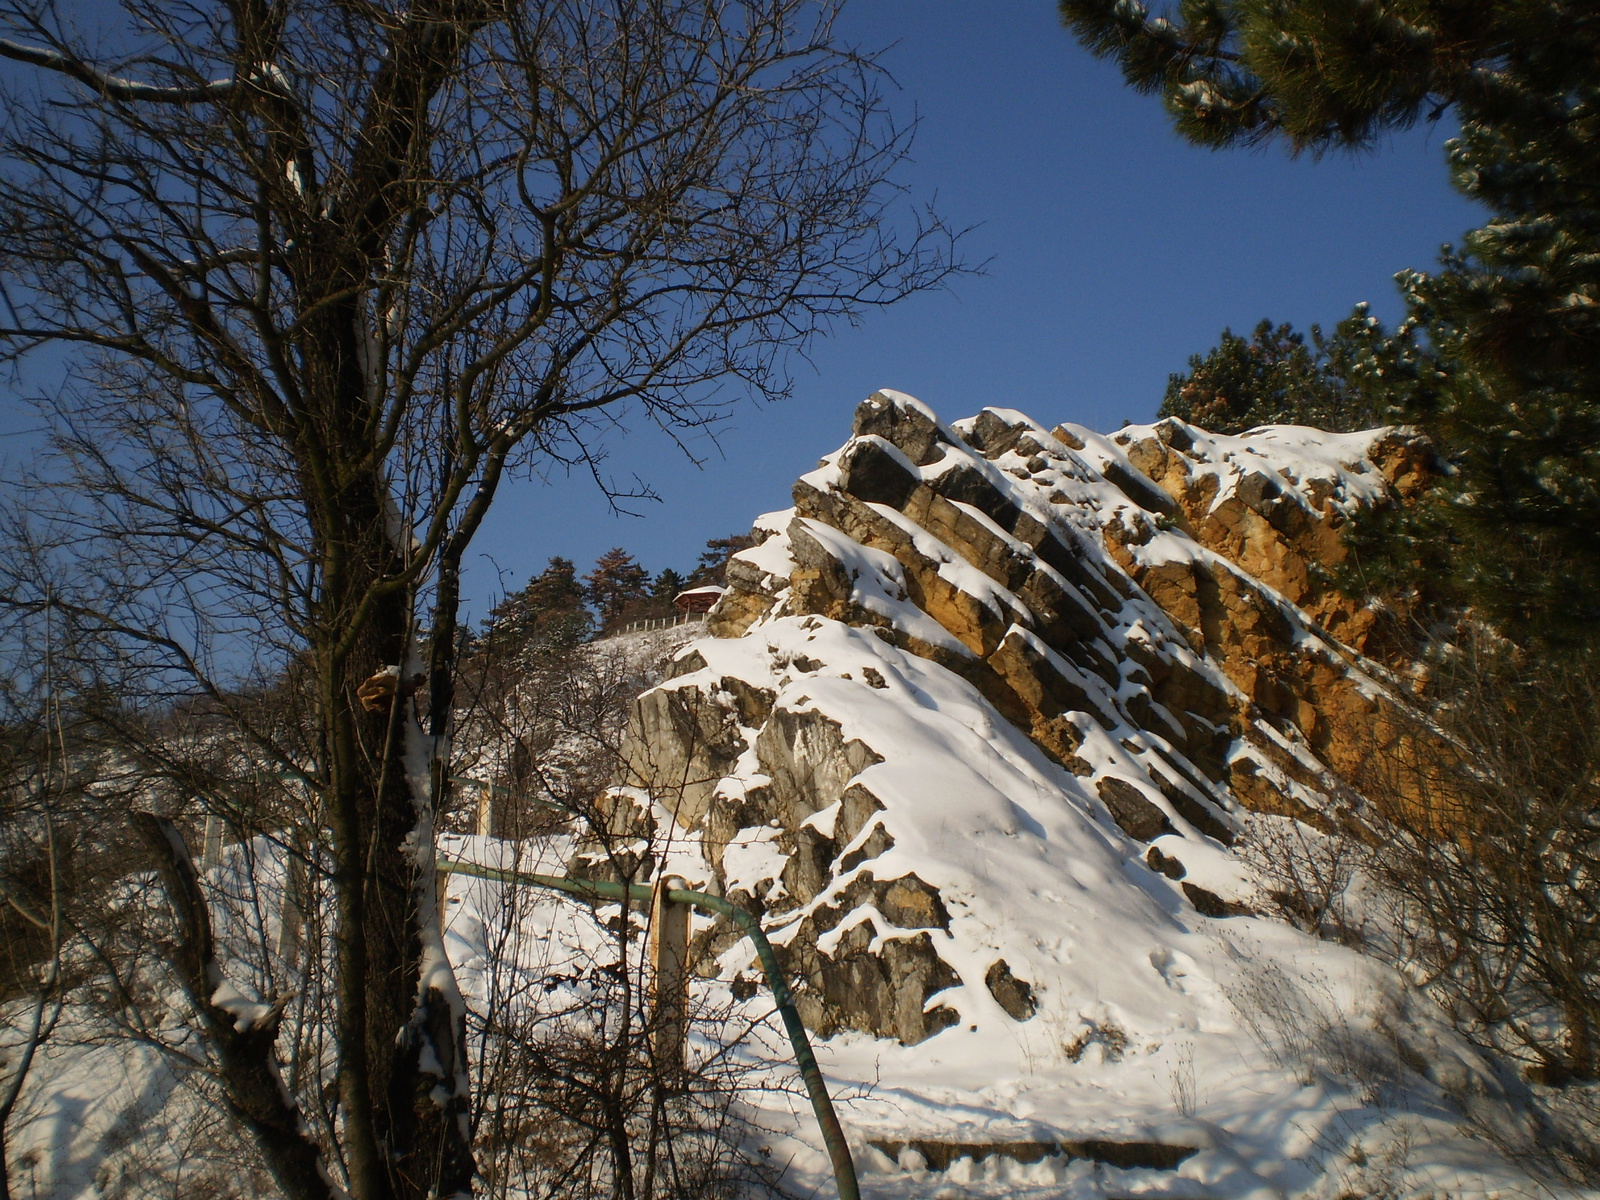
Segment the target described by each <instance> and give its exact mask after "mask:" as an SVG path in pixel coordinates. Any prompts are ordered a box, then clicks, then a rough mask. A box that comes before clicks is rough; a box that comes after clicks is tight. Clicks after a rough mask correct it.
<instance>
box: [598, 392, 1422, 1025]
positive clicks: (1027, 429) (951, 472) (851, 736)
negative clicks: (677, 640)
mask: <svg viewBox="0 0 1600 1200" xmlns="http://www.w3.org/2000/svg"><path fill="white" fill-rule="evenodd" d="M1430 462H1431V455H1430V453H1429V451H1428V448H1427V446H1426V444H1425V443H1424V442H1422V441H1421V440H1420V439H1419V438H1416V437H1414V436H1411V435H1409V434H1407V433H1405V432H1404V431H1395V430H1378V431H1373V432H1371V433H1364V434H1351V435H1328V434H1322V433H1318V432H1316V431H1312V430H1306V429H1300V428H1294V427H1274V428H1269V429H1264V430H1261V431H1258V432H1257V433H1255V434H1253V435H1251V436H1249V437H1243V438H1225V437H1217V436H1213V435H1210V434H1207V433H1205V432H1203V431H1201V430H1199V429H1197V428H1194V427H1192V426H1189V425H1186V424H1184V423H1182V422H1180V421H1172V420H1169V421H1163V422H1161V423H1159V424H1156V425H1152V426H1136V427H1128V428H1125V429H1123V430H1122V431H1121V432H1119V433H1116V434H1114V435H1111V436H1102V435H1100V434H1096V433H1093V432H1091V431H1089V430H1087V429H1082V428H1079V427H1076V426H1071V425H1067V426H1060V427H1057V428H1055V429H1054V430H1053V431H1050V432H1047V431H1046V430H1045V429H1043V428H1042V427H1040V426H1039V425H1037V424H1035V423H1034V422H1032V421H1030V420H1029V419H1028V418H1026V417H1024V416H1023V415H1022V414H1021V413H1018V412H1014V411H1009V410H1001V409H985V410H984V411H983V412H981V413H979V414H978V415H977V416H976V417H974V418H971V419H969V420H964V421H960V422H957V423H955V424H954V425H947V424H944V423H942V422H940V421H939V420H938V419H937V418H936V417H935V416H934V415H933V414H932V413H931V412H930V411H929V410H928V409H927V408H925V407H924V406H923V405H921V404H920V403H918V402H917V401H915V400H913V399H911V398H910V397H907V396H903V395H900V394H897V393H892V392H880V393H877V394H875V395H873V396H872V397H870V398H869V399H867V400H866V401H865V402H863V403H862V404H861V406H860V407H859V408H858V410H857V412H856V417H855V427H854V434H853V436H852V437H851V438H850V440H849V441H848V442H846V443H845V445H844V446H843V447H841V448H840V450H839V451H838V452H837V453H835V454H832V455H830V456H829V457H828V458H826V459H825V460H824V461H823V462H822V464H821V465H820V466H819V468H818V469H817V470H815V471H813V472H811V473H810V474H808V475H805V476H803V477H802V478H801V479H800V480H799V481H798V482H797V483H796V484H795V487H794V507H793V508H792V509H789V510H786V511H783V512H780V513H772V514H768V515H766V516H764V517H762V518H760V519H759V520H758V521H757V523H756V526H755V536H756V537H757V538H758V539H759V544H758V545H756V546H755V547H753V548H752V549H750V550H747V551H745V552H743V553H741V554H739V555H737V556H736V557H735V558H734V559H733V561H732V563H731V564H730V567H729V572H728V581H729V584H730V590H729V591H728V593H727V594H726V595H725V596H724V597H723V599H722V601H721V602H720V603H719V604H718V606H717V607H716V609H715V610H713V612H712V613H711V615H710V618H709V623H708V629H709V632H710V633H711V635H712V636H711V638H709V639H705V640H702V641H700V642H697V643H695V644H694V645H692V646H690V647H688V648H687V649H686V650H685V651H684V652H683V653H682V654H681V655H680V657H679V658H678V660H677V662H676V663H675V667H674V672H675V674H674V677H673V678H672V679H670V680H668V681H667V682H666V683H665V684H663V685H662V686H660V687H658V688H655V689H653V690H652V691H650V692H648V693H646V694H645V695H644V696H643V697H642V698H641V699H640V701H639V703H638V707H637V711H636V713H635V717H634V721H633V725H632V728H631V730H630V734H629V739H628V745H627V751H626V757H627V761H628V767H629V772H630V775H631V776H632V778H631V780H630V782H631V783H632V784H633V785H635V787H634V793H633V794H634V795H635V797H636V799H638V800H639V802H640V803H641V804H645V803H647V802H648V803H653V804H654V805H656V806H657V807H658V809H659V811H660V818H659V819H660V820H661V821H663V822H665V823H666V824H669V825H670V826H671V831H670V832H671V839H672V844H673V845H674V846H675V847H677V850H676V851H675V852H676V853H678V855H679V857H680V859H681V860H682V863H683V865H682V869H683V870H684V871H685V872H689V873H692V872H693V871H695V870H697V869H698V870H699V871H700V873H701V874H702V875H705V874H708V873H709V875H710V876H711V878H710V879H708V880H706V882H707V884H708V885H709V886H713V887H720V888H721V889H723V890H724V891H725V893H726V894H727V895H729V897H730V898H732V899H734V900H736V901H738V902H739V903H742V904H744V905H746V906H748V907H750V908H752V909H754V910H757V911H759V912H761V913H763V914H764V920H765V922H766V924H767V926H768V927H769V929H770V930H771V931H772V936H773V938H774V941H775V942H777V943H779V944H780V945H781V946H782V947H784V948H785V949H784V952H785V953H786V954H787V956H788V965H789V967H790V969H791V970H792V971H793V973H794V974H795V976H796V978H797V980H798V981H799V984H800V986H799V989H798V995H799V999H800V1004H801V1007H802V1015H803V1016H804V1017H805V1019H806V1021H807V1023H808V1024H809V1025H810V1026H811V1027H812V1028H813V1029H814V1030H815V1031H817V1032H820V1033H822V1034H824V1035H827V1034H830V1033H833V1032H835V1031H838V1030H842V1029H855V1030H859V1031H861V1032H864V1033H869V1034H873V1035H877V1036H881V1037H893V1038H897V1039H899V1040H900V1041H901V1042H904V1043H907V1044H911V1043H916V1042H919V1041H921V1040H923V1039H925V1038H927V1037H929V1036H930V1035H932V1034H934V1033H936V1032H938V1031H939V1030H940V1029H943V1028H946V1027H947V1026H950V1025H953V1024H956V1023H958V1022H976V1021H977V1020H979V1019H980V1018H981V1019H983V1020H987V1021H995V1020H1001V1019H1003V1020H1006V1021H1011V1022H1022V1021H1027V1020H1029V1019H1031V1018H1032V1017H1033V1016H1034V1015H1035V1012H1036V1010H1037V1009H1038V1008H1039V1005H1040V1003H1041V997H1042V996H1043V994H1044V992H1046V991H1048V990H1049V989H1050V988H1052V987H1054V988H1055V989H1056V990H1057V991H1060V990H1061V988H1062V987H1063V986H1064V984H1063V983H1062V982H1061V980H1060V978H1059V977H1055V978H1044V977H1046V976H1050V973H1051V968H1048V967H1046V966H1044V965H1042V964H1043V962H1044V960H1046V959H1048V958H1049V952H1048V950H1047V946H1048V944H1049V942H1050V936H1049V933H1048V931H1049V929H1050V928H1051V913H1052V905H1055V906H1057V908H1056V910H1055V911H1056V912H1057V915H1058V918H1059V923H1060V924H1061V926H1062V927H1063V928H1078V933H1079V936H1078V937H1077V938H1076V939H1075V941H1074V945H1076V946H1079V947H1081V946H1082V943H1083V937H1082V934H1083V930H1082V929H1081V928H1079V927H1078V924H1076V923H1080V922H1081V921H1086V920H1091V919H1092V918H1088V917H1081V916H1074V913H1075V912H1077V911H1078V910H1077V909H1075V908H1074V907H1073V902H1071V901H1070V899H1069V898H1064V893H1065V891H1066V890H1067V889H1068V888H1069V887H1070V886H1072V885H1073V881H1076V885H1077V886H1080V887H1085V888H1089V887H1092V886H1093V885H1092V884H1091V883H1090V882H1089V881H1090V880H1091V879H1095V880H1101V879H1104V878H1105V877H1106V876H1107V874H1108V873H1109V874H1111V875H1115V876H1116V877H1117V879H1118V884H1117V888H1123V889H1126V888H1131V889H1132V891H1131V892H1130V896H1134V895H1136V896H1137V899H1136V900H1135V899H1131V898H1130V899H1129V900H1128V901H1127V903H1128V904H1145V903H1153V904H1154V905H1155V906H1156V908H1157V909H1159V910H1161V912H1162V913H1164V914H1165V915H1166V916H1167V917H1171V915H1172V914H1182V913H1190V914H1195V915H1198V916H1200V917H1204V918H1224V917H1227V916H1229V915H1232V914H1237V913H1243V912H1248V911H1250V909H1251V907H1252V905H1253V904H1254V903H1255V901H1254V898H1253V896H1252V887H1251V883H1250V880H1249V877H1248V873H1247V872H1246V871H1245V870H1244V869H1243V868H1242V867H1241V866H1240V864H1239V863H1238V861H1237V859H1236V858H1235V856H1234V855H1233V854H1232V853H1230V851H1229V849H1228V847H1229V846H1230V845H1231V844H1232V843H1233V842H1234V841H1235V839H1236V838H1237V837H1238V835H1239V834H1240V832H1241V830H1242V829H1243V818H1244V816H1245V814H1246V813H1247V812H1248V811H1251V810H1254V811H1256V812H1261V813H1268V814H1277V815H1279V816H1293V817H1296V818H1299V819H1301V820H1303V821H1306V822H1307V823H1308V824H1312V825H1324V826H1325V825H1326V823H1327V822H1328V821H1330V820H1336V819H1337V815H1338V808H1339V806H1340V804H1341V803H1343V802H1344V801H1343V800H1342V799H1341V796H1342V792H1341V789H1340V786H1339V784H1338V782H1337V781H1338V777H1339V774H1340V772H1341V770H1342V769H1344V768H1347V767H1349V766H1350V765H1352V764H1353V763H1355V762H1356V761H1359V759H1360V758H1361V757H1362V755H1363V754H1364V753H1365V752H1366V747H1367V746H1368V745H1369V744H1370V740H1371V738H1372V737H1373V735H1374V732H1375V730H1376V727H1377V726H1378V725H1379V724H1380V723H1381V720H1382V711H1383V698H1384V696H1385V695H1386V694H1387V693H1386V690H1385V689H1386V687H1388V686H1389V684H1388V683H1387V682H1386V680H1385V675H1384V672H1383V670H1382V669H1381V668H1379V667H1377V666H1375V665H1374V664H1373V663H1371V662H1369V661H1368V660H1367V659H1365V658H1363V656H1362V652H1363V650H1364V649H1366V648H1367V642H1368V640H1369V639H1370V638H1371V636H1372V633H1373V626H1374V617H1373V614H1371V613H1368V612H1363V611H1361V610H1358V609H1353V608H1352V607H1351V606H1350V605H1349V604H1348V603H1347V602H1346V601H1344V600H1343V599H1342V598H1341V597H1340V595H1339V594H1338V593H1337V592H1336V591H1335V590H1334V589H1333V588H1332V587H1331V585H1330V584H1329V582H1328V573H1329V571H1330V570H1332V569H1333V568H1335V567H1336V566H1337V565H1338V564H1339V563H1340V561H1341V559H1342V556H1343V555H1344V553H1345V551H1344V549H1343V544H1342V542H1341V534H1342V532H1343V526H1344V524H1345V522H1347V521H1348V520H1349V519H1350V517H1351V515H1352V514H1353V513H1354V512H1355V511H1357V510H1358V509H1359V508H1361V507H1364V506H1373V505H1382V504H1389V503H1394V502H1395V501H1396V500H1397V499H1398V498H1403V497H1404V496H1406V495H1407V494H1408V493H1410V492H1411V491H1412V490H1414V489H1415V488H1417V487H1418V486H1420V485H1421V484H1422V483H1423V482H1424V481H1425V480H1426V477H1427V474H1428V471H1429V464H1430ZM1085 837H1088V838H1089V840H1090V841H1091V842H1092V843H1093V845H1094V846H1095V847H1097V849H1096V850H1095V851H1094V854H1098V855H1100V856H1101V857H1103V858H1104V861H1103V862H1100V861H1098V860H1096V862H1093V863H1091V862H1087V861H1086V860H1085V859H1084V857H1083V855H1084V852H1083V851H1082V850H1081V847H1082V846H1083V845H1084V839H1085ZM1063 847H1067V848H1069V849H1063ZM1072 847H1079V848H1080V849H1070V848H1072ZM1094 854H1092V855H1090V858H1094ZM669 857H670V855H669ZM995 872H1000V873H1001V874H1003V875H1004V876H1005V877H1006V881H1007V884H1008V886H1009V887H1012V891H1013V894H1015V891H1014V886H1013V885H1016V884H1017V883H1019V882H1022V883H1023V884H1024V893H1025V894H1028V895H1031V896H1032V897H1033V899H1032V900H1031V901H1030V903H1032V904H1035V905H1037V906H1038V911H1037V912H1033V913H1030V914H1028V915H1027V916H1026V918H1024V917H1021V916H1019V915H1018V914H1016V913H1015V912H1001V911H999V910H998V909H996V908H995V907H994V906H993V905H988V906H986V904H985V901H984V898H983V897H984V893H985V888H986V885H985V882H984V880H985V879H986V878H989V877H990V876H992V875H993V874H994V873H995ZM1098 891H1099V896H1098V902H1099V903H1100V904H1102V905H1105V904H1112V905H1115V904H1117V903H1118V901H1117V899H1116V894H1115V893H1116V892H1117V889H1116V888H1113V889H1111V890H1110V891H1107V890H1106V888H1105V887H1100V888H1099V889H1098ZM1182 919H1184V920H1188V919H1191V918H1189V917H1183V918H1182ZM1105 924H1106V926H1107V927H1106V928H1105V929H1103V930H1100V931H1097V936H1104V937H1107V938H1114V937H1115V936H1116V934H1115V924H1116V922H1115V921H1110V922H1105ZM1057 940H1058V941H1059V938H1058V939H1057ZM700 942H701V945H700V949H701V952H702V957H701V961H702V963H703V964H704V967H703V969H704V970H706V971H707V972H708V973H718V972H722V973H724V974H727V973H729V972H733V973H737V972H738V971H740V970H743V969H745V967H746V966H747V965H748V964H747V962H746V961H745V959H746V958H747V957H748V956H747V955H743V957H741V955H742V953H743V952H741V951H740V950H738V949H737V947H736V944H735V942H734V940H733V939H732V937H731V935H729V934H728V933H727V932H726V931H723V930H720V929H711V930H708V931H706V932H703V933H702V934H701V938H700ZM1080 952H1081V950H1080ZM1168 953H1170V952H1169V951H1160V952H1159V954H1168ZM1158 956H1159V955H1158V952H1156V951H1152V952H1151V961H1152V962H1155V960H1156V958H1157V957H1158ZM1156 970H1157V971H1158V972H1162V973H1163V975H1164V974H1165V972H1164V971H1163V969H1162V968H1161V967H1160V966H1159V964H1158V965H1157V967H1156ZM1058 976H1059V973H1058ZM1041 980H1043V981H1042V982H1041ZM1169 982H1170V981H1169ZM977 1027H978V1026H977V1024H976V1023H974V1024H973V1028H974V1029H976V1028H977Z"/></svg>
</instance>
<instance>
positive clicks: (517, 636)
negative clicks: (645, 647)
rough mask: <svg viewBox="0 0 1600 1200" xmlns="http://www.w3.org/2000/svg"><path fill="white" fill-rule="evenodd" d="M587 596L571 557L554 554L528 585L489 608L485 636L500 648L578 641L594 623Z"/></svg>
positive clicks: (582, 638) (486, 639) (587, 634)
mask: <svg viewBox="0 0 1600 1200" xmlns="http://www.w3.org/2000/svg"><path fill="white" fill-rule="evenodd" d="M584 599H585V595H584V588H583V584H581V583H580V582H579V581H578V569H577V567H576V566H575V565H574V564H573V562H572V560H571V559H570V558H561V557H560V556H555V557H552V558H551V559H550V561H549V562H548V563H547V564H546V565H545V569H544V570H543V571H542V572H540V573H539V574H538V575H535V576H534V577H533V578H532V579H530V580H529V581H528V583H527V586H525V587H524V588H523V589H522V590H521V591H519V592H514V593H512V594H511V595H509V596H507V597H506V598H505V599H504V600H502V601H501V602H500V603H499V604H497V605H495V607H494V608H492V609H490V610H489V616H488V619H487V620H485V622H484V639H485V641H486V642H488V643H489V644H490V645H491V646H496V647H498V648H500V649H510V648H513V647H515V648H521V647H523V646H527V645H529V644H539V645H560V646H563V647H565V646H573V645H576V644H577V643H579V642H581V641H583V640H585V639H586V638H587V637H588V636H589V634H590V633H591V632H592V629H593V625H594V620H593V618H592V617H591V616H590V615H589V613H588V611H587V610H586V609H585V608H584V606H583V605H584Z"/></svg>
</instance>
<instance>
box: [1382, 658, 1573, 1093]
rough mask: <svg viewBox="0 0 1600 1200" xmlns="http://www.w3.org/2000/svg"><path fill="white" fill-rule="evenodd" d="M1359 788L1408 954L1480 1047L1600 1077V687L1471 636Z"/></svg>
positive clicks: (1550, 1072)
mask: <svg viewBox="0 0 1600 1200" xmlns="http://www.w3.org/2000/svg"><path fill="white" fill-rule="evenodd" d="M1434 666H1435V680H1434V683H1433V687H1432V692H1431V695H1430V697H1429V700H1430V704H1429V708H1428V711H1427V712H1426V713H1425V714H1419V715H1416V716H1414V717H1413V718H1411V719H1410V720H1409V721H1404V720H1403V721H1402V722H1401V724H1400V726H1399V728H1398V731H1397V733H1396V735H1395V737H1394V738H1393V740H1392V742H1391V744H1390V746H1389V747H1388V750H1387V752H1386V753H1383V754H1379V755H1376V756H1374V758H1373V759H1372V760H1371V762H1370V763H1369V766H1368V768H1367V770H1366V771H1364V772H1363V773H1362V775H1361V776H1360V778H1359V779H1358V780H1357V783H1358V784H1359V786H1360V787H1361V789H1362V791H1363V792H1364V793H1365V794H1366V795H1367V796H1368V798H1369V799H1370V800H1371V802H1372V803H1371V805H1370V809H1369V813H1368V816H1367V821H1368V824H1369V826H1370V828H1371V831H1372V835H1373V836H1372V846H1373V852H1372V854H1371V855H1370V856H1369V862H1370V870H1371V873H1372V876H1373V878H1374V879H1375V881H1376V882H1377V883H1378V884H1379V885H1380V887H1381V890H1382V892H1383V893H1384V894H1385V895H1386V896H1387V897H1388V898H1389V901H1390V906H1391V910H1392V911H1391V914H1390V915H1391V917H1392V920H1391V922H1390V924H1391V926H1392V928H1393V930H1394V931H1395V932H1396V934H1397V936H1399V937H1400V938H1401V944H1400V946H1399V947H1398V955H1399V957H1400V958H1401V960H1402V961H1403V962H1405V963H1406V964H1408V965H1409V966H1410V967H1411V968H1412V969H1413V971H1414V972H1415V973H1416V974H1417V976H1418V977H1419V978H1420V979H1421V981H1422V982H1423V983H1424V985H1425V986H1426V987H1427V988H1428V990H1429V991H1430V993H1431V994H1433V995H1434V996H1435V997H1436V998H1438V999H1439V1001H1440V1002H1441V1003H1442V1004H1443V1005H1444V1006H1445V1008H1446V1009H1447V1010H1448V1012H1449V1013H1450V1015H1451V1017H1452V1018H1453V1019H1454V1021H1455V1023H1456V1025H1457V1027H1458V1028H1460V1029H1461V1030H1462V1031H1463V1032H1464V1033H1466V1034H1467V1035H1468V1036H1469V1037H1471V1038H1473V1039H1474V1040H1476V1041H1477V1042H1478V1043H1479V1044H1481V1045H1483V1046H1485V1047H1487V1048H1489V1049H1492V1050H1494V1051H1496V1052H1498V1053H1502V1054H1507V1055H1510V1056H1511V1057H1512V1058H1513V1059H1515V1060H1517V1061H1519V1062H1521V1063H1522V1064H1523V1065H1524V1066H1525V1067H1526V1068H1527V1069H1528V1072H1529V1076H1530V1078H1532V1079H1534V1080H1536V1081H1538V1082H1542V1083H1550V1084H1561V1083H1564V1082H1568V1081H1593V1080H1595V1079H1596V1078H1597V1077H1600V684H1597V683H1596V680H1595V678H1594V675H1593V674H1592V672H1591V670H1590V668H1589V665H1588V664H1585V663H1581V662H1574V663H1563V662H1558V661H1555V660H1553V659H1550V658H1544V659H1536V658H1532V657H1530V656H1527V655H1524V654H1522V653H1520V652H1518V651H1516V650H1514V649H1513V648H1511V647H1508V646H1505V645H1503V644H1497V643H1495V642H1493V641H1492V640H1491V639H1490V638H1489V637H1488V636H1486V635H1482V634H1474V635H1470V636H1468V637H1466V638H1465V639H1463V641H1462V643H1461V644H1460V645H1456V646H1451V647H1448V648H1446V649H1445V650H1444V651H1442V652H1440V653H1439V654H1437V655H1436V656H1435V663H1434Z"/></svg>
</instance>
